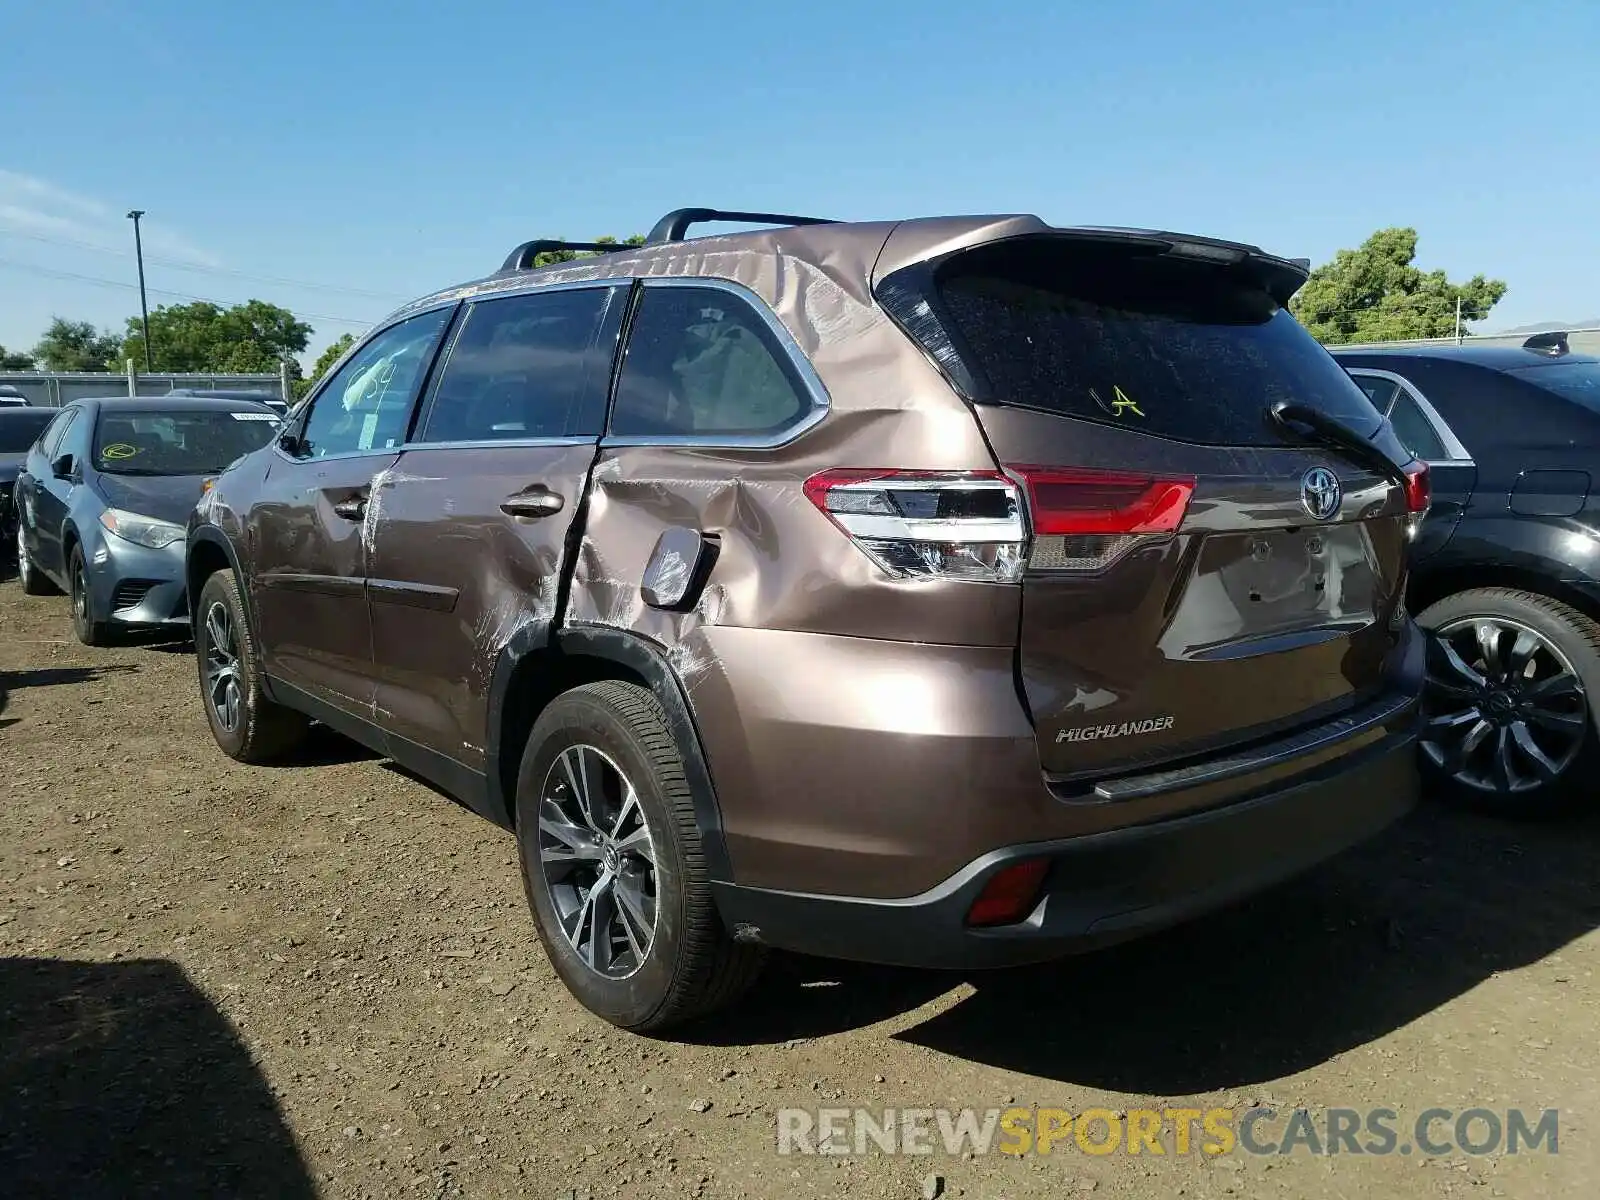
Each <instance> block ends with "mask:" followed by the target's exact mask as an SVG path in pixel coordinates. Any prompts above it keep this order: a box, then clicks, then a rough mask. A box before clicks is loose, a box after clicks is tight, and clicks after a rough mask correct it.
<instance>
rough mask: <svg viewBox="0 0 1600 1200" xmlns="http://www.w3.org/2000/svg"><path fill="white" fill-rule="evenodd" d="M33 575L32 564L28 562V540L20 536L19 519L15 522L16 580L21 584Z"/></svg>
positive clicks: (20, 524) (20, 522) (20, 523)
mask: <svg viewBox="0 0 1600 1200" xmlns="http://www.w3.org/2000/svg"><path fill="white" fill-rule="evenodd" d="M31 574H33V564H32V563H30V562H29V561H28V540H27V538H25V537H23V535H22V521H21V518H18V520H17V578H18V579H19V580H21V581H22V582H23V583H27V582H28V576H29V575H31Z"/></svg>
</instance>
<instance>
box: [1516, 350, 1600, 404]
mask: <svg viewBox="0 0 1600 1200" xmlns="http://www.w3.org/2000/svg"><path fill="white" fill-rule="evenodd" d="M1511 374H1513V375H1515V376H1516V377H1517V378H1518V379H1522V380H1525V381H1527V382H1528V383H1531V384H1534V385H1535V386H1537V387H1542V388H1544V389H1545V390H1546V391H1549V392H1554V393H1555V394H1556V395H1558V396H1564V397H1566V398H1567V399H1568V400H1575V401H1577V402H1578V403H1579V404H1581V405H1583V406H1584V407H1585V408H1589V409H1593V410H1594V411H1595V412H1600V363H1593V362H1573V363H1551V364H1550V365H1549V366H1547V367H1546V366H1539V367H1525V368H1523V369H1521V370H1517V371H1512V372H1511Z"/></svg>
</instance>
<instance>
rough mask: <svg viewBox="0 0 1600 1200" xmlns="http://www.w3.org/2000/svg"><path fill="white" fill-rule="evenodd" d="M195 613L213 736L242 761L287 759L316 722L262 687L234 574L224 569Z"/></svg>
mask: <svg viewBox="0 0 1600 1200" xmlns="http://www.w3.org/2000/svg"><path fill="white" fill-rule="evenodd" d="M194 611H195V628H194V656H195V661H196V662H197V663H198V665H199V671H200V698H201V702H202V703H203V704H204V705H205V710H206V721H207V723H208V724H209V725H210V726H211V736H212V737H214V738H216V740H217V745H218V746H220V747H221V748H222V752H223V753H224V754H226V755H227V756H228V757H229V758H232V759H235V760H236V761H238V762H242V763H271V762H277V761H279V760H280V759H283V758H285V757H287V756H288V755H289V754H290V753H292V752H293V751H294V750H295V749H297V748H298V747H299V746H300V744H301V743H302V742H304V741H305V737H306V730H307V729H308V728H309V726H310V724H311V722H310V720H309V718H307V717H305V716H303V715H302V714H300V713H297V712H295V711H294V710H292V709H288V708H284V707H283V706H282V705H279V704H274V703H273V702H272V701H271V700H268V699H267V697H266V695H265V693H264V692H263V691H262V687H261V656H260V654H259V653H258V652H257V649H256V643H255V638H254V637H253V636H252V635H251V632H250V625H249V622H248V621H246V620H245V612H244V600H243V598H242V597H241V596H240V595H239V581H238V579H237V578H236V577H235V576H234V573H233V572H232V571H218V572H216V573H215V574H213V575H212V576H211V577H210V578H208V579H207V580H206V581H205V583H204V585H202V587H201V588H200V598H199V600H198V602H197V603H196V604H195V610H194Z"/></svg>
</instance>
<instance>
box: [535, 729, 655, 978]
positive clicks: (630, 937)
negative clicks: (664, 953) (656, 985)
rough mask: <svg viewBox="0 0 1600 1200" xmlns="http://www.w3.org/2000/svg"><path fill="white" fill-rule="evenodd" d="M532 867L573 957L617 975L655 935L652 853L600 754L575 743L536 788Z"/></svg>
mask: <svg viewBox="0 0 1600 1200" xmlns="http://www.w3.org/2000/svg"><path fill="white" fill-rule="evenodd" d="M538 845H539V866H540V869H541V870H542V872H543V874H544V879H545V886H546V887H548V888H549V892H550V899H551V902H552V905H553V907H554V908H555V912H556V917H557V920H558V921H559V923H560V925H561V932H562V934H563V936H564V937H565V938H566V940H567V942H568V943H569V944H570V945H571V946H572V948H573V949H574V950H576V951H577V953H578V957H579V958H580V959H582V960H583V962H584V963H585V964H586V965H587V966H588V967H589V969H590V970H592V971H595V972H597V973H599V974H601V975H604V976H606V977H608V978H611V979H625V978H627V977H628V976H629V975H632V974H633V973H634V972H635V971H637V970H638V969H639V968H640V967H641V966H643V965H644V961H645V959H646V958H647V957H648V956H649V954H650V945H651V943H652V941H653V940H654V938H655V929H656V911H657V891H656V851H655V843H654V841H653V840H652V839H651V837H650V827H649V824H648V822H647V821H646V820H645V815H644V809H643V807H642V806H641V805H640V803H639V794H638V792H636V791H635V790H634V787H633V784H632V783H630V782H629V781H628V778H627V776H626V775H625V774H623V772H622V769H621V768H620V767H618V766H617V764H616V763H615V762H613V761H612V760H611V759H610V758H609V757H608V756H607V755H606V754H604V753H603V752H602V751H600V750H598V749H596V748H595V747H593V746H589V745H584V744H581V743H580V744H578V745H574V746H568V747H567V748H566V749H564V750H563V751H562V752H561V754H560V756H559V757H558V758H557V759H556V761H555V762H554V763H552V764H551V767H550V770H549V772H548V774H546V776H545V779H544V784H543V786H542V788H541V790H540V793H539V840H538Z"/></svg>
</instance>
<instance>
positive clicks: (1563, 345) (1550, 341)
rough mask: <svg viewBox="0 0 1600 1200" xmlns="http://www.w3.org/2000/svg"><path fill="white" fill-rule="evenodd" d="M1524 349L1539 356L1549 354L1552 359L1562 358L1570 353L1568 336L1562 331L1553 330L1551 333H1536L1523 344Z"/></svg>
mask: <svg viewBox="0 0 1600 1200" xmlns="http://www.w3.org/2000/svg"><path fill="white" fill-rule="evenodd" d="M1522 348H1523V349H1524V350H1532V351H1534V352H1535V353H1537V354H1548V355H1549V356H1550V357H1551V358H1560V357H1561V356H1562V355H1563V354H1566V353H1568V352H1569V347H1568V346H1567V334H1566V331H1565V330H1562V329H1556V330H1552V331H1551V332H1549V333H1536V334H1534V335H1533V336H1532V337H1531V338H1529V339H1528V340H1527V341H1525V342H1523V343H1522Z"/></svg>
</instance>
